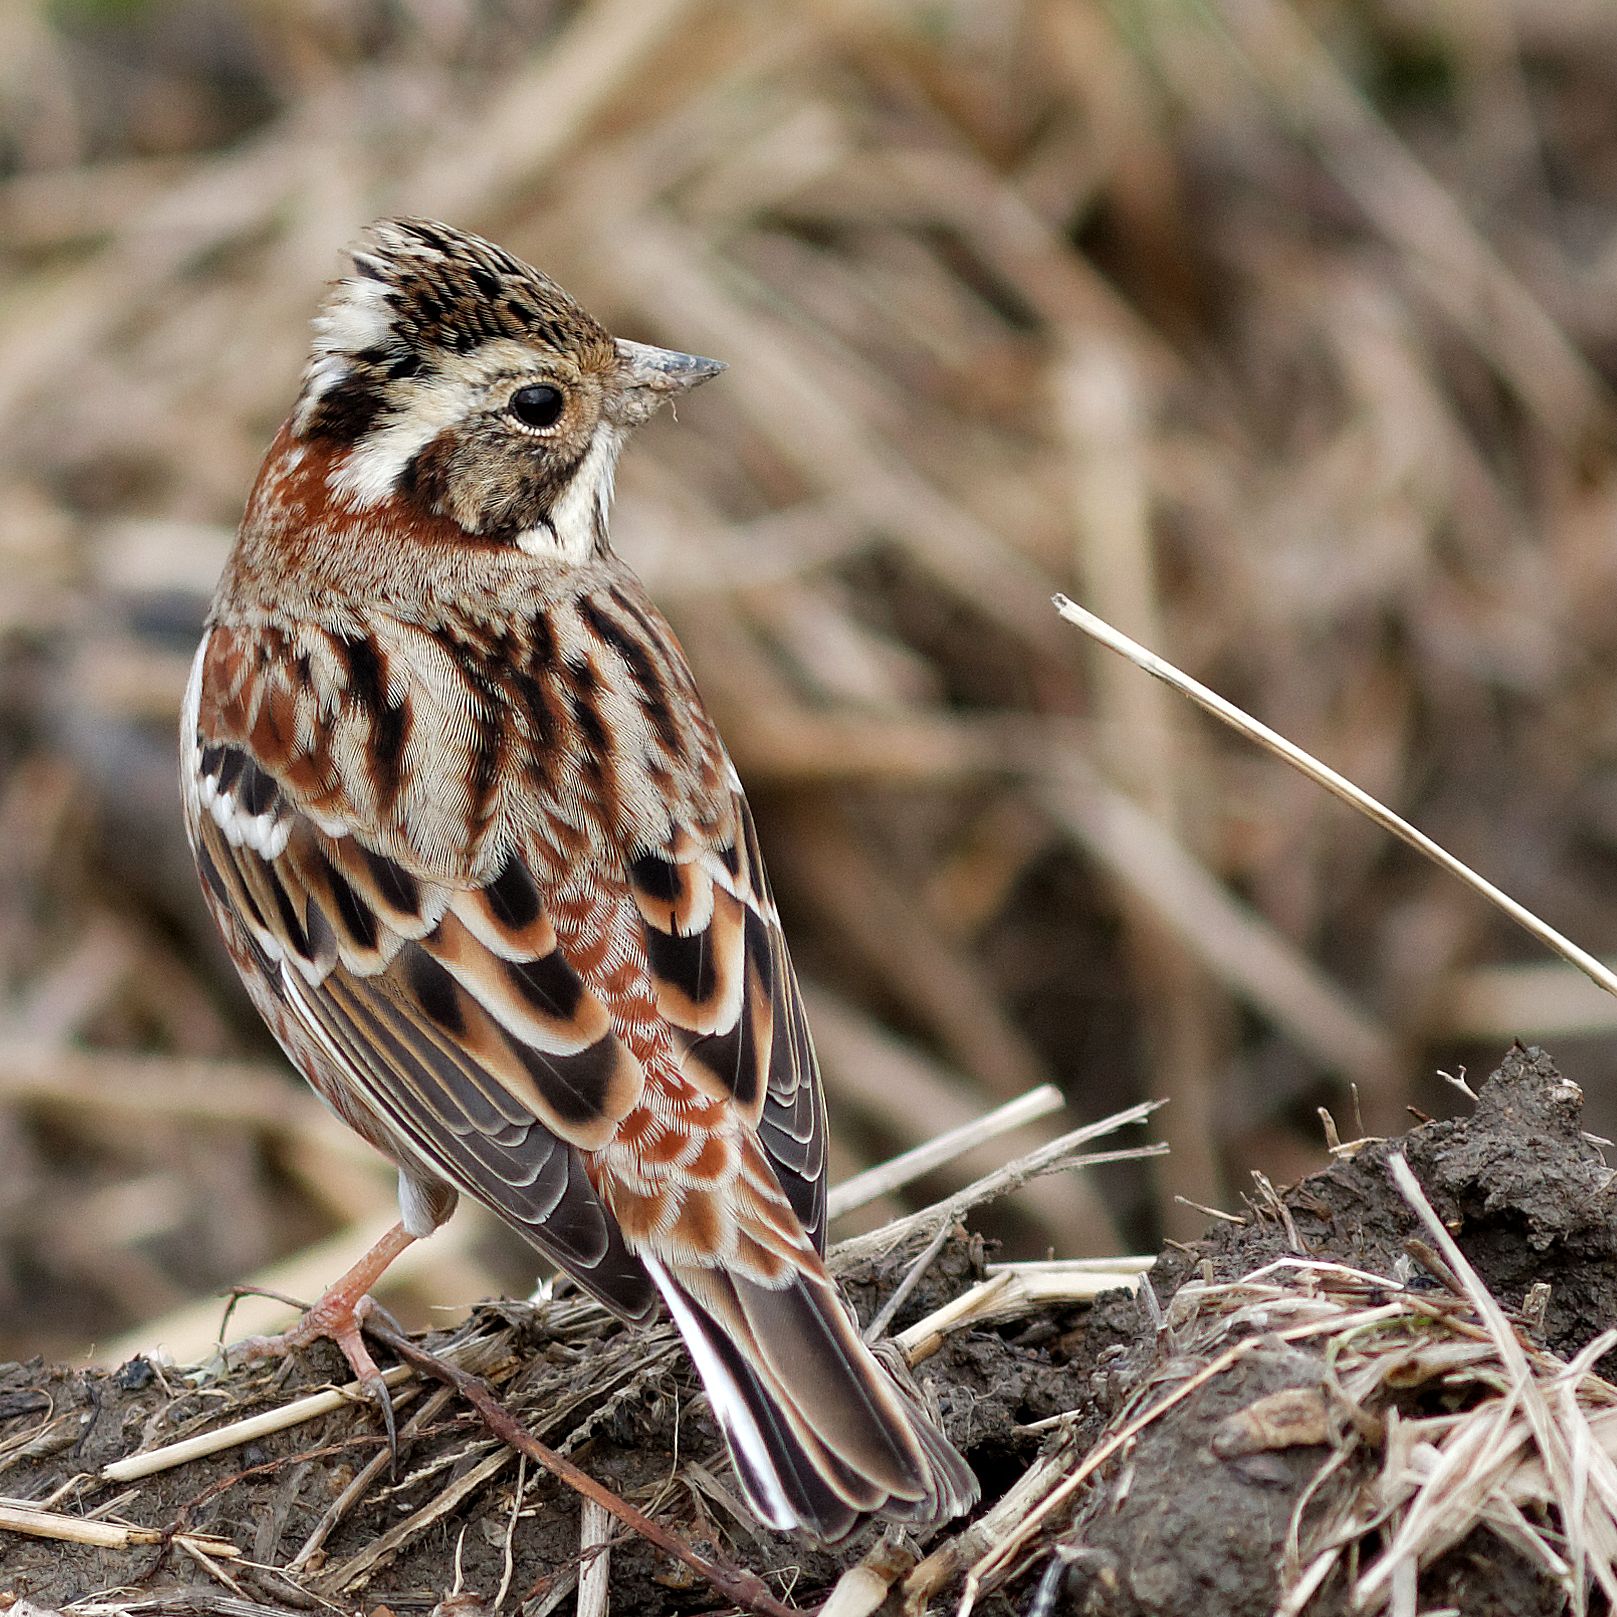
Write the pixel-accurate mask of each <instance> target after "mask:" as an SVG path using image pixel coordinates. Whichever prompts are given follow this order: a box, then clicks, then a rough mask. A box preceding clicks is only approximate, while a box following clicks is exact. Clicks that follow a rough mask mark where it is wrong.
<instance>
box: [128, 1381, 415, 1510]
mask: <svg viewBox="0 0 1617 1617" xmlns="http://www.w3.org/2000/svg"><path fill="white" fill-rule="evenodd" d="M413 1374H414V1372H413V1371H412V1370H410V1369H409V1368H408V1367H407V1366H404V1365H396V1366H394V1368H393V1369H391V1370H384V1371H383V1372H382V1379H383V1381H385V1382H386V1383H387V1385H388V1386H389V1387H397V1386H399V1385H401V1384H402V1383H403V1382H406V1381H408V1380H409V1379H410V1377H411V1376H412V1375H413ZM367 1401H368V1400H367V1398H366V1394H365V1390H364V1389H363V1388H362V1387H361V1386H360V1384H359V1383H358V1382H357V1381H352V1382H350V1383H349V1384H348V1385H347V1386H346V1387H333V1388H331V1389H330V1390H329V1391H327V1392H315V1393H310V1394H309V1396H308V1397H307V1398H295V1399H293V1400H292V1402H291V1403H288V1404H281V1405H279V1406H277V1407H276V1408H274V1409H266V1410H264V1411H263V1412H262V1413H260V1414H257V1415H247V1416H244V1417H243V1418H242V1419H241V1420H237V1421H231V1422H230V1423H229V1424H228V1425H225V1426H221V1427H219V1428H217V1429H216V1430H215V1431H211V1432H200V1433H198V1434H197V1435H196V1436H195V1437H187V1438H184V1439H182V1440H181V1441H180V1442H178V1443H167V1444H164V1446H163V1447H162V1448H156V1449H148V1450H147V1451H146V1452H145V1453H143V1454H132V1455H130V1456H129V1457H128V1458H127V1459H122V1460H114V1461H113V1462H112V1463H111V1464H110V1465H108V1466H106V1467H104V1468H103V1470H102V1473H101V1474H102V1475H103V1476H104V1477H105V1478H106V1479H107V1480H108V1481H109V1482H138V1481H139V1480H140V1479H141V1478H142V1477H151V1476H156V1475H157V1473H158V1472H159V1471H169V1470H172V1469H173V1468H174V1467H175V1466H177V1465H187V1464H189V1463H190V1462H191V1461H192V1460H199V1459H201V1458H202V1457H203V1456H204V1455H208V1454H222V1453H223V1452H224V1451H225V1450H226V1449H234V1448H241V1447H242V1446H243V1445H244V1444H247V1443H252V1442H256V1441H257V1440H258V1439H259V1438H261V1437H268V1436H269V1435H270V1434H271V1433H272V1432H284V1431H286V1430H287V1429H288V1428H289V1427H293V1426H302V1425H305V1424H306V1423H307V1422H309V1421H312V1420H318V1419H319V1417H320V1416H322V1415H329V1414H331V1413H332V1411H333V1410H337V1409H341V1408H342V1407H343V1406H344V1405H345V1404H361V1405H364V1404H365V1403H367Z"/></svg>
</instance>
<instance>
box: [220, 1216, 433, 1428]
mask: <svg viewBox="0 0 1617 1617" xmlns="http://www.w3.org/2000/svg"><path fill="white" fill-rule="evenodd" d="M414 1239H415V1237H414V1236H413V1235H406V1234H405V1232H404V1226H403V1225H402V1224H395V1225H394V1226H393V1228H392V1229H390V1230H389V1231H388V1232H387V1234H386V1235H384V1236H383V1237H382V1239H381V1240H380V1241H378V1242H377V1243H376V1245H375V1246H373V1247H372V1248H371V1249H370V1251H369V1252H367V1253H366V1254H365V1255H364V1256H363V1257H362V1258H361V1259H360V1260H359V1262H358V1263H356V1264H355V1265H354V1266H353V1268H351V1269H350V1270H349V1271H348V1273H347V1274H345V1275H344V1276H343V1277H342V1279H341V1280H339V1281H338V1282H337V1283H336V1284H335V1285H334V1286H332V1287H330V1288H329V1289H328V1290H327V1292H326V1293H325V1295H324V1296H323V1297H321V1299H320V1300H319V1301H318V1302H317V1303H315V1305H314V1306H313V1307H312V1308H310V1309H309V1311H308V1312H307V1313H306V1314H305V1315H304V1316H303V1318H302V1319H300V1320H299V1321H298V1322H297V1324H296V1325H294V1326H293V1327H292V1329H291V1330H289V1331H282V1332H281V1333H280V1334H279V1335H277V1336H249V1337H248V1338H247V1339H246V1340H245V1341H243V1342H241V1343H240V1344H238V1345H239V1347H240V1350H241V1353H242V1356H243V1357H244V1358H245V1359H246V1360H247V1361H248V1362H249V1363H251V1362H252V1361H253V1360H255V1359H272V1358H278V1357H280V1356H282V1355H284V1354H287V1353H295V1352H296V1351H297V1350H298V1349H299V1348H305V1347H308V1346H309V1344H310V1343H312V1342H318V1341H320V1340H322V1339H326V1340H329V1341H332V1342H335V1343H336V1344H337V1346H338V1347H339V1348H340V1349H341V1350H342V1356H343V1357H344V1358H345V1359H346V1360H347V1361H348V1367H349V1369H351V1370H352V1371H353V1372H354V1378H355V1379H356V1380H357V1381H358V1382H359V1384H360V1385H361V1386H362V1387H363V1388H364V1389H365V1391H366V1393H367V1394H368V1395H369V1396H370V1398H371V1399H373V1400H374V1401H375V1402H376V1403H377V1404H378V1405H379V1406H380V1408H381V1411H382V1418H383V1420H384V1421H385V1422H386V1425H387V1438H388V1446H389V1448H391V1449H393V1451H394V1457H395V1459H396V1458H397V1454H398V1439H397V1436H396V1434H395V1432H394V1428H393V1401H392V1399H391V1398H389V1397H388V1392H387V1383H386V1382H385V1381H383V1380H382V1372H381V1371H380V1370H378V1369H377V1368H376V1361H375V1359H373V1358H372V1357H371V1352H370V1349H369V1348H368V1347H366V1346H365V1338H364V1336H363V1335H362V1334H361V1330H362V1327H363V1325H364V1323H365V1319H366V1316H367V1315H368V1314H369V1313H370V1312H371V1310H372V1309H374V1308H375V1307H376V1301H375V1299H374V1298H373V1297H372V1296H371V1295H370V1291H371V1287H373V1286H374V1285H375V1284H376V1282H377V1281H378V1280H380V1279H381V1278H382V1274H383V1272H384V1271H385V1270H386V1269H387V1267H388V1265H389V1264H390V1263H392V1262H393V1260H394V1259H395V1258H396V1257H398V1255H399V1254H400V1253H401V1252H402V1251H403V1250H404V1249H405V1248H406V1247H407V1246H409V1245H410V1243H411V1242H412V1241H413V1240H414Z"/></svg>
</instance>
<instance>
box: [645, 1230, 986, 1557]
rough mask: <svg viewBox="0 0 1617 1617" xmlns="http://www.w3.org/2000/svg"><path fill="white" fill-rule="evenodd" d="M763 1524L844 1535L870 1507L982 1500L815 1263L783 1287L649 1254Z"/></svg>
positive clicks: (952, 1512)
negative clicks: (663, 1260) (860, 1332)
mask: <svg viewBox="0 0 1617 1617" xmlns="http://www.w3.org/2000/svg"><path fill="white" fill-rule="evenodd" d="M647 1267H648V1268H649V1269H650V1270H651V1274H652V1277H653V1279H655V1281H656V1282H657V1286H658V1289H659V1290H660V1291H661V1292H662V1294H663V1297H664V1298H665V1300H666V1301H667V1303H668V1308H669V1312H670V1313H672V1314H673V1316H674V1320H675V1323H676V1324H677V1325H678V1326H679V1329H680V1334H681V1335H682V1336H683V1337H684V1338H685V1343H686V1346H687V1347H688V1348H689V1349H690V1353H691V1357H692V1358H693V1359H694V1360H695V1361H696V1367H697V1370H698V1371H699V1372H700V1373H701V1377H702V1383H703V1385H704V1386H705V1387H706V1388H707V1393H708V1397H709V1398H710V1399H711V1400H712V1404H713V1410H714V1413H715V1414H716V1415H717V1417H718V1420H719V1424H720V1426H721V1427H722V1428H723V1430H724V1435H725V1438H726V1439H727V1441H728V1442H729V1445H730V1454H731V1457H732V1459H733V1460H734V1461H735V1468H736V1474H737V1476H738V1477H739V1478H740V1479H741V1484H742V1487H743V1488H744V1489H745V1491H746V1495H747V1499H748V1502H749V1503H750V1504H751V1506H752V1508H753V1509H754V1510H755V1511H756V1512H757V1513H758V1516H759V1517H760V1519H761V1520H763V1521H765V1522H767V1523H769V1525H770V1526H772V1527H777V1528H781V1529H783V1530H784V1529H791V1528H799V1529H801V1530H803V1531H804V1532H807V1533H812V1534H813V1535H814V1536H815V1537H816V1538H819V1539H822V1540H824V1541H826V1542H833V1541H835V1540H837V1539H839V1538H842V1537H844V1536H845V1535H846V1534H848V1533H849V1532H851V1531H852V1530H853V1529H854V1528H855V1527H856V1526H858V1524H859V1522H860V1521H861V1520H862V1519H863V1518H864V1517H866V1516H870V1515H878V1516H884V1517H887V1518H889V1519H890V1520H895V1521H904V1522H909V1523H912V1524H914V1525H916V1526H930V1525H932V1524H934V1523H937V1522H942V1521H947V1520H948V1519H949V1518H950V1517H952V1516H958V1515H960V1514H961V1513H962V1512H963V1511H965V1510H968V1509H970V1507H971V1506H972V1505H973V1504H975V1503H976V1501H977V1497H978V1487H977V1479H976V1477H974V1476H973V1475H972V1473H971V1470H970V1469H969V1467H968V1466H967V1465H966V1462H965V1461H964V1460H963V1459H961V1457H960V1455H959V1454H958V1453H956V1451H955V1450H954V1448H953V1447H952V1446H951V1445H950V1443H949V1440H948V1439H947V1438H946V1437H944V1435H943V1434H942V1432H940V1431H939V1430H938V1428H937V1427H936V1426H935V1425H934V1424H933V1423H932V1421H931V1420H930V1419H929V1418H928V1417H927V1415H925V1414H924V1413H923V1412H922V1411H921V1409H920V1408H919V1407H918V1406H917V1405H916V1403H915V1402H914V1400H913V1399H912V1398H911V1397H910V1396H909V1395H908V1394H907V1393H906V1392H905V1391H904V1390H903V1389H902V1388H901V1387H900V1386H899V1385H898V1383H897V1382H896V1381H894V1380H893V1378H892V1377H891V1376H890V1375H889V1374H888V1373H887V1371H885V1370H884V1369H883V1368H882V1366H881V1365H880V1364H879V1363H878V1362H877V1361H876V1358H875V1356H874V1355H873V1354H872V1353H871V1351H870V1349H869V1348H867V1347H866V1346H865V1344H864V1343H863V1342H862V1341H860V1339H859V1335H858V1332H857V1331H856V1330H855V1328H854V1323H853V1320H852V1318H851V1317H850V1315H849V1313H848V1310H847V1308H846V1307H845V1306H844V1305H843V1303H842V1300H841V1298H840V1297H839V1296H838V1295H837V1291H836V1287H835V1285H834V1284H833V1282H832V1280H831V1278H830V1276H829V1275H828V1274H827V1273H826V1272H825V1270H824V1269H823V1268H822V1267H820V1265H819V1263H818V1260H812V1267H811V1268H797V1269H794V1270H793V1271H792V1273H791V1274H790V1276H789V1278H787V1279H786V1280H785V1281H784V1283H783V1284H780V1285H767V1284H764V1283H763V1282H761V1281H758V1280H754V1279H749V1278H748V1277H746V1276H744V1275H740V1274H736V1273H735V1272H733V1271H731V1270H724V1269H707V1268H698V1267H696V1266H694V1265H691V1266H687V1265H684V1264H680V1265H674V1264H665V1263H660V1262H657V1261H655V1260H648V1262H647Z"/></svg>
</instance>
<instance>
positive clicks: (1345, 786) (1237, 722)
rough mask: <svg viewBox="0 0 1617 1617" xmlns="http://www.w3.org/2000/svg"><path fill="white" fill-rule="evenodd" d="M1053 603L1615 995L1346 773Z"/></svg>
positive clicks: (1584, 962) (1585, 958) (1590, 967)
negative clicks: (1407, 846) (1468, 890)
mask: <svg viewBox="0 0 1617 1617" xmlns="http://www.w3.org/2000/svg"><path fill="white" fill-rule="evenodd" d="M1055 599H1056V610H1057V611H1059V612H1060V614H1061V616H1062V617H1064V618H1065V619H1066V620H1067V622H1068V623H1071V624H1073V625H1075V626H1076V627H1077V628H1079V629H1082V630H1083V632H1084V633H1085V634H1087V635H1089V636H1090V637H1091V639H1094V640H1098V641H1099V642H1100V643H1101V644H1102V645H1103V646H1106V647H1108V648H1109V649H1110V650H1112V651H1115V652H1116V653H1117V654H1118V655H1119V656H1121V657H1126V658H1127V659H1128V660H1129V661H1130V662H1132V663H1133V664H1134V665H1135V666H1136V667H1138V668H1142V669H1144V670H1145V672H1146V673H1148V674H1153V675H1155V676H1156V678H1158V679H1160V680H1162V681H1163V682H1164V683H1166V684H1168V685H1170V686H1172V687H1173V689H1174V690H1176V691H1178V692H1179V693H1180V694H1181V695H1183V696H1188V697H1189V698H1190V700H1191V701H1193V702H1194V703H1195V704H1196V705H1197V706H1198V707H1202V708H1205V709H1206V710H1207V711H1208V712H1209V713H1211V714H1212V715H1213V716H1214V717H1215V718H1218V719H1222V720H1223V721H1224V723H1225V724H1227V725H1229V726H1230V728H1231V729H1233V730H1237V731H1239V732H1240V733H1241V734H1242V735H1244V736H1245V737H1247V739H1248V740H1250V741H1255V742H1256V743H1257V744H1258V745H1259V746H1261V747H1264V748H1266V749H1267V750H1268V751H1270V752H1272V753H1274V754H1275V756H1276V757H1278V758H1282V759H1284V760H1285V761H1286V762H1287V763H1288V764H1290V765H1291V766H1292V768H1293V769H1296V770H1298V771H1300V772H1301V773H1302V774H1304V775H1306V776H1307V777H1308V778H1309V779H1310V780H1311V781H1313V782H1314V783H1315V784H1316V785H1319V786H1322V787H1324V788H1325V790H1326V791H1328V792H1329V793H1331V795H1332V796H1333V797H1339V798H1341V799H1342V801H1343V802H1344V803H1349V804H1351V805H1352V806H1353V807H1354V808H1356V809H1357V810H1358V811H1359V812H1360V813H1361V814H1363V815H1364V816H1365V817H1366V818H1367V819H1370V820H1372V821H1374V822H1375V824H1377V825H1379V826H1381V827H1382V828H1383V829H1384V830H1387V831H1390V832H1391V833H1392V834H1393V835H1394V836H1395V837H1397V838H1398V839H1399V840H1400V841H1402V842H1407V843H1408V844H1409V846H1410V847H1412V848H1414V849H1415V850H1416V851H1417V852H1419V853H1423V854H1425V856H1426V857H1427V858H1428V859H1430V860H1431V861H1432V863H1433V864H1435V865H1438V866H1440V867H1441V868H1442V869H1444V870H1446V871H1448V872H1449V874H1450V875H1452V876H1456V877H1458V878H1459V879H1460V881H1462V882H1464V884H1465V885H1466V886H1467V887H1469V888H1470V889H1471V890H1472V891H1473V892H1475V893H1480V894H1481V895H1482V896H1483V897H1484V898H1485V899H1487V900H1488V902H1489V903H1490V904H1492V905H1493V906H1494V907H1495V908H1496V909H1498V910H1501V911H1502V912H1503V913H1504V914H1506V915H1508V916H1509V917H1510V918H1511V920H1513V921H1514V922H1515V923H1516V924H1517V925H1518V926H1519V927H1521V928H1522V930H1523V931H1524V932H1527V933H1528V934H1530V935H1531V936H1532V937H1534V938H1537V939H1538V941H1539V942H1540V943H1542V944H1543V945H1544V946H1545V947H1546V948H1548V949H1552V950H1553V951H1554V952H1555V953H1556V954H1558V955H1560V956H1561V958H1562V959H1563V960H1566V961H1569V962H1570V963H1571V964H1572V965H1574V966H1576V967H1577V968H1578V970H1579V971H1581V972H1582V973H1583V974H1584V975H1585V976H1586V977H1588V978H1589V980H1590V981H1591V982H1594V983H1597V984H1598V985H1599V986H1600V987H1602V988H1604V989H1605V990H1606V992H1607V993H1609V994H1617V972H1613V971H1611V970H1610V969H1609V968H1608V967H1607V966H1605V965H1604V964H1603V963H1602V962H1601V961H1599V960H1597V959H1595V957H1594V956H1593V955H1592V954H1590V953H1589V952H1588V951H1587V950H1585V949H1580V948H1579V947H1578V946H1577V944H1575V943H1573V942H1572V941H1571V939H1569V938H1566V937H1563V936H1562V935H1561V934H1560V933H1559V932H1557V931H1556V930H1555V928H1554V927H1552V926H1550V925H1549V924H1548V923H1547V922H1545V921H1542V920H1540V919H1539V917H1538V916H1536V915H1535V914H1533V912H1532V911H1531V910H1529V909H1528V908H1527V907H1526V906H1525V905H1522V904H1518V903H1517V902H1516V900H1515V899H1513V898H1512V897H1511V896H1510V895H1509V894H1508V893H1505V892H1501V891H1500V889H1499V888H1497V887H1495V886H1494V885H1493V883H1492V882H1490V881H1487V880H1485V879H1484V878H1483V877H1481V876H1479V875H1478V874H1477V873H1476V872H1475V871H1474V870H1473V869H1472V868H1471V867H1470V866H1469V865H1467V864H1466V863H1464V861H1463V860H1460V859H1456V858H1455V857H1454V855H1453V854H1451V853H1450V852H1449V851H1448V850H1447V849H1446V848H1444V847H1441V846H1439V844H1437V843H1436V842H1434V841H1432V839H1431V838H1430V837H1429V836H1427V835H1426V834H1425V832H1423V831H1417V830H1416V829H1415V827H1414V826H1412V825H1411V824H1410V823H1409V822H1408V821H1407V820H1405V819H1403V818H1401V817H1400V816H1399V815H1397V814H1394V813H1393V811H1392V810H1391V809H1390V808H1388V807H1387V806H1386V805H1385V804H1383V803H1381V802H1378V801H1377V800H1376V799H1375V798H1374V797H1372V796H1371V795H1370V794H1369V793H1368V792H1367V791H1365V790H1363V788H1361V787H1359V786H1355V785H1354V784H1353V782H1352V781H1350V780H1349V779H1347V777H1346V776H1345V775H1340V774H1338V773H1337V772H1336V771H1335V770H1334V769H1332V768H1331V767H1330V766H1329V765H1328V764H1322V763H1321V762H1320V761H1319V759H1317V758H1315V757H1314V756H1313V754H1312V753H1309V752H1305V751H1304V750H1303V749H1302V748H1301V747H1299V746H1298V745H1297V744H1296V743H1295V742H1292V741H1288V740H1287V739H1286V738H1285V737H1284V736H1283V735H1281V734H1279V732H1278V731H1275V730H1271V729H1270V728H1269V726H1268V725H1266V724H1264V723H1262V722H1261V721H1259V720H1258V719H1255V718H1253V717H1252V715H1251V714H1249V713H1247V712H1245V711H1243V710H1242V709H1241V708H1238V707H1237V706H1236V705H1235V704H1234V703H1233V702H1229V701H1226V700H1225V699H1224V698H1223V697H1222V696H1220V695H1219V694H1218V693H1217V692H1216V691H1212V690H1209V689H1208V688H1207V687H1206V686H1205V685H1203V684H1202V683H1201V682H1200V681H1199V680H1195V679H1192V678H1191V677H1190V675H1189V674H1187V673H1185V672H1184V671H1183V670H1182V669H1178V668H1175V667H1174V665H1173V664H1172V663H1170V662H1168V661H1166V660H1165V659H1163V658H1162V657H1159V656H1158V655H1157V654H1156V653H1155V652H1153V651H1148V650H1147V649H1146V648H1145V647H1144V646H1142V645H1140V644H1139V643H1138V642H1137V641H1135V640H1132V639H1130V638H1129V636H1128V635H1126V634H1124V633H1122V632H1121V631H1120V630H1118V629H1115V628H1113V627H1112V625H1111V624H1109V623H1106V622H1104V621H1103V620H1102V619H1100V618H1098V617H1096V616H1095V614H1094V613H1093V612H1088V611H1085V609H1084V608H1083V607H1081V606H1078V605H1077V604H1076V603H1075V602H1072V601H1069V600H1068V599H1067V598H1066V597H1065V596H1064V595H1058V596H1057V597H1056V598H1055Z"/></svg>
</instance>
